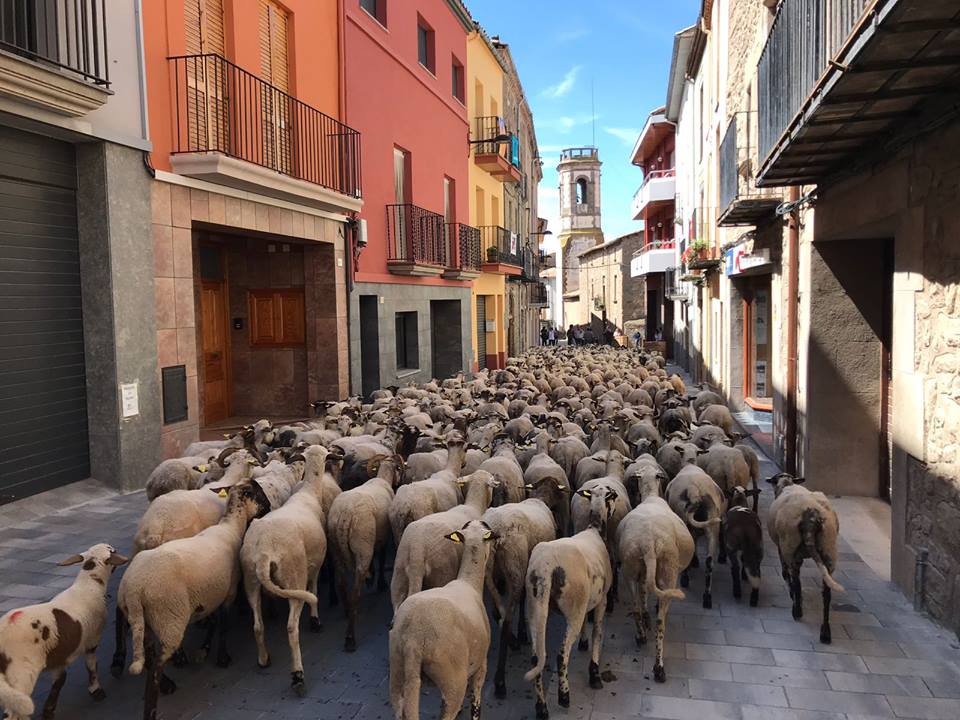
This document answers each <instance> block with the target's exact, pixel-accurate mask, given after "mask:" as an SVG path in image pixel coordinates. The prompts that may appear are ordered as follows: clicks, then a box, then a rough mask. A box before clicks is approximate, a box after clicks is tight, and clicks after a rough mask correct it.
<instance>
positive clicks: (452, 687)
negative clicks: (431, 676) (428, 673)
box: [435, 668, 479, 720]
mask: <svg viewBox="0 0 960 720" xmlns="http://www.w3.org/2000/svg"><path fill="white" fill-rule="evenodd" d="M464 670H466V668H464ZM478 672H479V671H478ZM435 680H439V682H437V688H438V689H439V690H440V697H441V699H442V703H441V707H440V720H454V718H456V717H457V715H459V714H460V708H462V707H463V698H464V697H466V694H467V677H466V676H465V675H464V676H463V677H461V676H460V673H459V672H456V671H454V672H451V673H450V676H448V677H444V678H443V679H440V678H435Z"/></svg>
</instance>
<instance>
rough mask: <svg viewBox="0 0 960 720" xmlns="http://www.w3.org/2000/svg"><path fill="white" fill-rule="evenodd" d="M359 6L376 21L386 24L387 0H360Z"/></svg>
mask: <svg viewBox="0 0 960 720" xmlns="http://www.w3.org/2000/svg"><path fill="white" fill-rule="evenodd" d="M360 7H362V8H363V9H364V10H366V11H367V13H368V14H369V15H370V16H372V17H373V19H374V20H376V21H377V22H378V23H380V24H381V25H383V26H384V27H386V26H387V0H360Z"/></svg>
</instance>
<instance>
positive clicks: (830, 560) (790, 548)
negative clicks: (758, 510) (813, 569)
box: [767, 473, 844, 643]
mask: <svg viewBox="0 0 960 720" xmlns="http://www.w3.org/2000/svg"><path fill="white" fill-rule="evenodd" d="M803 481H804V480H803V478H795V477H792V476H791V475H788V474H787V473H780V474H778V475H774V476H773V477H772V478H770V479H769V480H767V482H769V483H771V484H773V485H775V486H776V491H775V492H776V499H775V500H774V501H773V504H771V505H770V514H769V515H768V516H767V532H769V533H770V537H771V539H772V540H773V542H774V544H776V546H777V550H778V551H779V552H780V567H781V569H782V572H783V579H784V580H786V582H787V587H788V588H789V590H790V598H791V599H792V600H793V619H794V620H799V619H800V618H802V617H803V593H802V592H801V589H800V566H801V565H802V564H803V561H804V559H805V558H810V559H811V560H813V562H814V563H816V565H817V568H819V570H820V575H821V577H822V578H823V622H822V623H821V625H820V642H822V643H829V642H830V640H831V634H830V591H831V590H836V591H837V592H844V589H843V586H842V585H841V584H840V583H838V582H837V581H836V580H834V579H833V575H832V573H833V571H834V570H836V568H837V536H838V535H839V533H840V519H839V518H838V517H837V513H836V511H834V509H833V506H832V505H830V501H829V500H828V499H827V496H826V495H824V494H823V493H822V492H811V491H810V490H807V489H806V488H805V487H803V486H802V485H800V483H802V482H803Z"/></svg>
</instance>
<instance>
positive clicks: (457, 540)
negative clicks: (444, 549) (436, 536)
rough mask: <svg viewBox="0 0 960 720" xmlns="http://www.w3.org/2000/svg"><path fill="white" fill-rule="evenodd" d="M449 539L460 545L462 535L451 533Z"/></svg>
mask: <svg viewBox="0 0 960 720" xmlns="http://www.w3.org/2000/svg"><path fill="white" fill-rule="evenodd" d="M447 537H448V538H450V539H451V540H453V541H454V542H455V543H456V544H457V545H459V544H460V533H450V534H449V535H447Z"/></svg>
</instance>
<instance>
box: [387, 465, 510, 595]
mask: <svg viewBox="0 0 960 720" xmlns="http://www.w3.org/2000/svg"><path fill="white" fill-rule="evenodd" d="M463 481H465V482H466V484H467V496H466V498H464V501H463V504H461V505H457V506H455V507H452V508H450V509H449V510H445V511H444V512H439V513H434V514H433V515H428V516H427V517H423V518H420V519H419V520H416V521H414V522H412V523H410V524H409V525H408V526H407V529H406V530H404V531H403V537H401V538H400V544H399V545H398V546H397V556H396V559H395V560H394V563H393V577H392V578H391V582H390V601H391V602H392V603H393V611H394V612H396V611H397V608H398V607H400V603H402V602H403V601H404V600H405V599H406V598H407V597H409V596H410V595H413V594H414V593H417V592H420V590H421V589H422V588H424V587H439V586H441V585H445V584H446V583H448V582H450V581H451V580H452V579H453V578H455V577H456V576H457V568H458V567H460V553H459V550H460V549H462V548H458V547H457V546H456V545H451V544H450V543H440V540H442V538H443V536H444V533H445V532H448V531H449V529H450V528H451V527H461V526H462V525H464V524H465V523H468V522H470V521H471V520H479V519H480V517H481V516H482V515H483V513H484V512H486V510H487V508H489V507H490V500H491V498H492V497H493V491H494V489H495V488H496V487H497V486H498V485H499V481H498V480H496V479H495V478H494V477H493V475H491V474H490V473H488V472H486V471H484V470H478V471H477V472H475V473H473V475H468V476H466V477H464V478H463Z"/></svg>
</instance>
